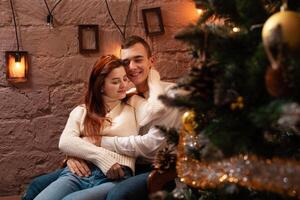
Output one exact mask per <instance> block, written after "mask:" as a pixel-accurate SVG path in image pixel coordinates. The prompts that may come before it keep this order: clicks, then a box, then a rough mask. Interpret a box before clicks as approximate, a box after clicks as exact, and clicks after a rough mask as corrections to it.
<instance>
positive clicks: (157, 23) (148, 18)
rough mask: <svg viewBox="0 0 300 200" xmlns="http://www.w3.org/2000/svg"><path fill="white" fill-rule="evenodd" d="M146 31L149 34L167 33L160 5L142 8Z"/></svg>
mask: <svg viewBox="0 0 300 200" xmlns="http://www.w3.org/2000/svg"><path fill="white" fill-rule="evenodd" d="M142 16H143V22H144V26H145V32H146V34H147V35H149V36H153V35H161V34H164V33H165V29H164V24H163V19H162V15H161V10H160V7H155V8H145V9H142Z"/></svg>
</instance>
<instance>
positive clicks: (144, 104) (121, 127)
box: [59, 71, 165, 174]
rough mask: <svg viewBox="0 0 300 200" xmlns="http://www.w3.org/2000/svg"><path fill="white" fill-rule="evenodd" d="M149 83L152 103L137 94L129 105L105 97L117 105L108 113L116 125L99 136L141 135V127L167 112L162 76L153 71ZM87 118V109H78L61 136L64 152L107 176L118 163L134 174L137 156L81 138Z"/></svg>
mask: <svg viewBox="0 0 300 200" xmlns="http://www.w3.org/2000/svg"><path fill="white" fill-rule="evenodd" d="M149 81H150V82H151V83H152V84H153V87H152V88H151V89H150V92H149V98H148V101H146V100H145V99H144V98H141V97H139V96H137V95H134V96H132V97H130V98H129V100H128V101H127V102H126V103H123V102H121V101H117V100H115V101H112V100H111V99H110V100H108V98H104V100H105V101H106V103H107V104H113V105H114V108H113V109H112V110H111V111H110V112H109V113H108V114H107V117H109V118H110V119H111V121H112V124H111V126H108V125H107V124H106V125H105V126H104V129H103V131H102V132H100V133H98V134H100V135H104V136H118V137H124V136H131V135H137V134H138V132H139V128H140V127H141V126H144V125H146V124H148V123H149V122H151V121H153V120H155V119H157V118H159V116H160V115H161V114H162V113H164V111H165V107H164V106H163V105H162V103H161V102H160V101H158V99H157V96H158V95H160V94H162V93H163V88H162V87H161V86H160V84H159V75H158V73H157V72H155V71H152V72H151V75H150V78H149ZM85 116H86V108H85V106H77V107H76V108H75V109H74V110H73V111H72V112H71V113H70V116H69V119H68V121H67V124H66V126H65V129H64V131H63V133H62V135H61V137H60V141H59V148H60V150H61V151H62V152H64V153H66V154H67V155H70V156H75V157H78V158H82V159H84V160H88V161H91V162H92V163H94V164H95V165H96V166H98V167H99V168H100V169H101V170H102V171H103V172H104V173H105V174H106V172H107V171H108V170H109V169H110V168H111V166H112V165H114V164H115V163H119V164H121V165H125V166H128V167H130V168H131V169H132V170H133V172H134V166H135V158H134V157H132V156H128V155H127V156H126V155H121V154H119V153H116V152H113V151H110V150H107V149H105V148H102V147H98V146H96V145H93V144H91V143H89V142H87V141H85V140H83V139H81V138H80V136H82V133H83V122H84V119H85Z"/></svg>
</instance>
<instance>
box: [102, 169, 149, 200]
mask: <svg viewBox="0 0 300 200" xmlns="http://www.w3.org/2000/svg"><path fill="white" fill-rule="evenodd" d="M149 173H150V172H146V173H142V174H139V175H136V176H133V177H130V178H128V179H126V180H124V181H122V182H120V183H118V184H117V185H116V186H115V187H114V188H113V189H111V190H110V191H109V193H108V194H107V198H106V200H147V199H148V192H147V179H148V175H149Z"/></svg>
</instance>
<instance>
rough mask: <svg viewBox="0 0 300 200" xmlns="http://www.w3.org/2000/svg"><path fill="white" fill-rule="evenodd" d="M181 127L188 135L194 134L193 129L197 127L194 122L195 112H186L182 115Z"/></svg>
mask: <svg viewBox="0 0 300 200" xmlns="http://www.w3.org/2000/svg"><path fill="white" fill-rule="evenodd" d="M181 120H182V125H183V128H184V130H186V131H187V132H188V133H189V134H194V133H195V129H196V128H197V127H198V124H197V122H196V121H195V120H196V113H195V111H186V112H185V113H184V114H183V115H182V118H181Z"/></svg>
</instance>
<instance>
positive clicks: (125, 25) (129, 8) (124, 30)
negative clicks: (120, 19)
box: [105, 0, 132, 39]
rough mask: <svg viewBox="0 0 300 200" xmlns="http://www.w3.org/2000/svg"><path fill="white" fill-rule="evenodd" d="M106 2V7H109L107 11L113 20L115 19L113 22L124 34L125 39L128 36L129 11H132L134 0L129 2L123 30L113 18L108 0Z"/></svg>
mask: <svg viewBox="0 0 300 200" xmlns="http://www.w3.org/2000/svg"><path fill="white" fill-rule="evenodd" d="M105 4H106V8H107V11H108V14H109V16H110V18H111V20H112V21H113V23H114V24H115V26H116V27H117V29H118V31H119V32H120V34H121V35H122V38H123V39H125V38H126V27H127V23H128V19H129V13H130V11H131V7H132V0H130V3H129V7H128V11H127V16H126V20H125V24H124V29H123V31H122V30H121V28H120V26H119V25H118V24H117V22H116V21H115V19H114V18H113V16H112V14H111V12H110V8H109V6H108V3H107V0H105Z"/></svg>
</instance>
